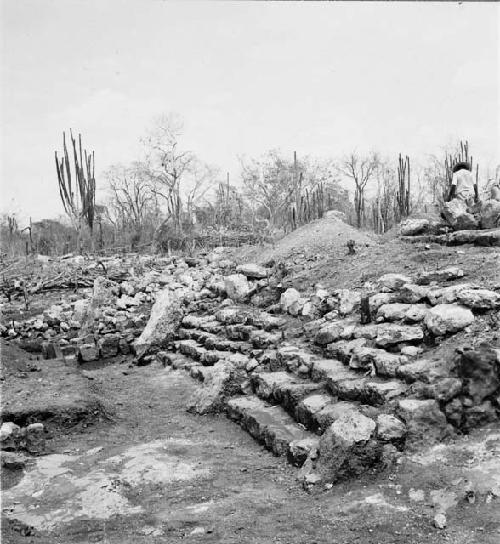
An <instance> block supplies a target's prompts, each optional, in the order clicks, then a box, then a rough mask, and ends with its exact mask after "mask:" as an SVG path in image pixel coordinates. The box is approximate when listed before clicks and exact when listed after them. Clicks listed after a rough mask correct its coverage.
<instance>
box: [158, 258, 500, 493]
mask: <svg viewBox="0 0 500 544" xmlns="http://www.w3.org/2000/svg"><path fill="white" fill-rule="evenodd" d="M255 272H256V265H247V266H245V267H240V268H239V270H238V273H237V274H228V275H226V276H225V277H224V280H223V281H220V280H218V281H217V288H214V284H211V285H210V286H209V287H208V290H209V291H211V292H212V294H211V296H210V297H208V298H207V299H203V298H202V297H200V298H199V299H198V300H197V301H196V302H195V303H192V304H190V306H189V307H188V308H187V312H186V315H185V316H184V317H183V318H182V320H181V321H180V327H179V328H178V330H177V335H176V339H175V340H174V341H172V342H171V343H170V344H169V346H168V347H167V349H164V350H161V351H159V352H158V354H157V357H158V359H159V360H161V361H162V363H163V364H164V365H169V366H172V367H173V368H176V369H177V368H181V369H184V370H186V371H187V372H189V374H190V375H191V376H192V377H193V378H194V379H197V380H199V381H200V382H201V385H200V391H199V394H198V395H197V396H196V398H194V399H192V400H191V402H190V405H189V409H190V410H191V411H194V412H197V413H207V412H210V411H221V410H223V409H225V411H226V412H227V414H228V416H229V417H230V418H231V419H233V420H234V421H235V422H237V423H238V424H240V425H241V426H242V427H243V428H244V429H246V430H247V431H248V432H249V433H250V434H251V435H252V436H253V437H255V438H256V439H257V440H258V441H260V442H262V443H263V444H265V445H266V447H267V448H268V449H270V450H271V451H273V452H274V453H275V454H276V455H286V456H287V457H288V458H289V459H290V461H291V462H292V463H294V464H295V465H297V466H302V469H301V476H302V477H303V478H304V481H305V482H309V483H310V482H311V481H324V480H328V481H336V480H341V479H344V478H346V477H349V476H353V475H357V474H360V473H361V472H363V471H365V470H367V469H368V468H370V467H372V466H378V465H380V464H381V463H382V464H384V463H387V462H390V461H392V460H393V459H394V458H395V457H397V455H398V452H399V451H401V450H403V449H404V448H407V447H412V446H413V445H417V444H419V443H422V442H426V443H432V442H436V441H441V440H442V439H443V438H445V437H448V436H451V435H452V434H453V433H454V432H455V430H456V429H458V430H462V431H467V430H468V429H471V428H474V426H478V425H482V424H485V423H488V422H491V421H492V420H495V419H497V418H498V416H499V412H500V404H499V393H500V387H499V384H498V373H499V370H500V350H499V349H496V348H493V347H491V346H488V345H487V346H482V347H480V348H479V351H478V350H477V349H469V350H458V351H457V352H456V353H455V354H454V355H453V356H452V357H449V358H448V360H442V359H441V358H436V357H434V356H433V350H434V348H435V346H437V345H439V344H440V343H441V342H442V341H444V340H446V339H448V338H450V337H452V336H453V335H455V334H457V333H459V332H461V331H464V332H467V331H470V330H471V327H472V326H474V324H475V322H476V320H477V319H482V318H484V316H485V315H487V314H491V315H498V311H499V309H500V293H499V292H497V291H495V290H489V289H485V288H483V287H482V286H477V285H473V284H469V283H465V282H464V281H463V278H464V272H463V271H462V270H461V269H459V268H457V267H448V268H446V269H442V270H433V271H430V272H428V273H423V274H421V275H420V276H418V277H415V278H412V277H409V276H405V275H400V274H386V275H384V276H382V277H380V278H379V279H378V280H377V281H376V282H373V283H366V284H365V285H364V287H363V289H361V290H359V291H357V290H347V289H341V290H336V291H327V290H325V289H323V288H322V287H321V286H318V287H317V289H316V290H315V292H314V293H312V294H308V295H305V294H301V293H300V292H299V291H297V290H296V289H294V288H288V289H285V290H283V288H281V286H280V284H276V282H274V281H273V278H272V277H271V278H269V277H268V278H267V279H266V280H263V279H256V277H258V276H259V275H260V274H258V275H257V276H256V274H255ZM260 282H262V283H260ZM259 289H260V290H259ZM271 291H272V292H274V295H275V296H274V297H272V296H270V293H269V292H271ZM254 292H255V294H253V295H252V293H254ZM266 292H268V295H269V296H268V301H270V303H269V304H268V305H267V307H265V309H264V308H263V307H262V306H263V304H261V301H262V297H263V295H264V294H265V293H266ZM280 293H281V294H280ZM255 302H259V304H258V305H256V304H254V303H255ZM477 359H479V360H480V361H481V362H482V364H481V365H480V366H481V369H482V370H480V371H477V372H474V371H473V370H472V369H473V368H475V366H474V365H471V364H468V361H471V360H477ZM485 383H487V384H488V386H484V384H485ZM478 390H480V391H481V394H476V392H477V391H478Z"/></svg>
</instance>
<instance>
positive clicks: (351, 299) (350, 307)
mask: <svg viewBox="0 0 500 544" xmlns="http://www.w3.org/2000/svg"><path fill="white" fill-rule="evenodd" d="M338 299H339V308H338V311H339V315H340V316H346V315H349V314H352V313H353V312H354V311H356V310H358V309H359V305H360V303H361V295H360V294H359V293H358V292H356V291H351V290H349V289H340V290H339V292H338Z"/></svg>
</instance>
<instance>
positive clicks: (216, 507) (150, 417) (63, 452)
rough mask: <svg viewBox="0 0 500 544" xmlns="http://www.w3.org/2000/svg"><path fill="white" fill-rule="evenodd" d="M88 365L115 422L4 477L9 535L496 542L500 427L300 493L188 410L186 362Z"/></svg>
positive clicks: (226, 428) (67, 438)
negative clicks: (441, 516) (439, 520)
mask: <svg viewBox="0 0 500 544" xmlns="http://www.w3.org/2000/svg"><path fill="white" fill-rule="evenodd" d="M87 375H88V376H89V377H90V381H92V382H93V388H94V390H95V391H99V392H100V394H101V396H102V399H104V401H105V403H106V405H107V406H108V408H111V407H112V408H113V409H114V413H115V416H114V418H113V420H112V421H100V422H96V423H95V424H94V425H90V426H89V427H87V428H79V429H78V431H77V432H72V433H67V432H60V433H55V434H54V436H53V438H52V439H51V440H49V441H48V450H49V454H48V455H46V456H43V457H40V458H32V459H31V460H30V462H29V464H28V466H27V469H26V471H25V474H24V476H22V477H21V475H20V474H17V476H16V477H15V478H10V479H8V480H7V482H8V483H7V485H6V486H5V487H4V489H3V503H2V509H3V528H2V532H3V539H2V542H5V543H7V542H16V543H18V542H19V543H20V542H23V543H28V542H30V543H61V544H63V543H64V544H66V543H67V544H70V543H77V542H78V543H80V542H106V543H116V544H118V543H121V544H128V543H135V542H145V543H160V542H161V543H165V542H168V543H170V542H172V543H175V542H181V541H182V542H186V541H187V542H221V543H262V544H264V543H269V542H281V543H290V544H295V543H296V544H299V543H305V542H307V543H314V542H316V543H320V542H321V543H333V544H335V543H339V544H340V543H342V544H346V543H351V542H352V543H355V542H356V543H358V542H359V543H365V544H373V543H377V542H380V543H384V544H385V543H403V542H404V543H413V544H417V543H422V544H423V543H441V542H443V543H444V542H447V543H450V542H451V543H457V544H458V543H460V544H462V543H463V544H465V543H467V544H471V543H477V544H484V543H487V544H489V543H491V544H493V543H495V544H496V543H498V542H499V541H500V508H499V500H500V498H496V496H495V494H494V493H495V490H497V492H498V493H499V494H500V490H499V489H498V488H499V487H500V481H499V475H500V429H496V430H495V429H493V430H490V431H488V430H485V431H482V432H481V433H480V434H478V435H477V437H469V438H463V439H462V440H460V441H459V442H458V443H456V444H454V445H453V444H452V445H449V446H440V447H437V449H436V448H432V449H431V450H428V451H423V452H418V453H415V454H413V457H410V458H408V459H405V460H403V462H402V463H401V464H399V465H398V466H396V467H395V468H394V469H393V470H390V471H386V472H382V473H378V474H369V475H367V476H366V477H364V478H362V479H360V480H357V481H354V482H347V483H345V484H342V485H339V486H335V487H333V488H331V489H325V488H324V487H321V488H319V489H318V490H315V491H314V492H313V493H306V492H305V491H304V490H303V489H302V488H301V487H300V485H299V484H298V482H297V481H296V479H295V477H296V470H297V469H295V468H293V467H291V466H289V465H287V464H286V462H285V461H284V460H282V459H280V458H276V457H273V456H272V455H271V454H270V453H268V452H267V451H265V450H264V449H262V448H261V447H260V446H259V445H258V444H256V443H255V442H254V441H253V439H251V438H250V437H249V435H247V434H246V433H245V432H244V431H242V430H241V429H240V428H239V427H238V426H236V425H235V424H233V423H231V422H230V421H229V420H227V419H226V418H225V417H224V416H219V417H215V416H214V417H198V416H193V415H190V414H188V413H186V412H185V405H186V400H187V399H188V398H189V397H190V395H192V394H193V391H194V388H195V387H196V385H195V383H194V382H193V381H192V380H191V378H189V377H188V376H187V375H185V374H184V373H182V372H181V371H173V370H170V369H163V368H161V367H159V366H156V365H153V366H150V367H142V368H139V367H134V368H129V367H128V365H124V364H122V365H119V364H114V365H110V366H107V367H104V368H100V369H95V370H92V371H88V372H87ZM110 411H111V410H110ZM471 482H472V483H471ZM495 486H496V487H495ZM472 488H473V489H474V490H475V495H474V502H473V503H471V502H469V500H466V497H467V492H468V490H469V489H472ZM469 499H470V497H469ZM441 510H442V511H445V512H446V515H447V522H448V526H447V528H446V529H442V530H439V529H436V528H435V527H434V526H433V517H434V515H435V514H436V512H439V511H441ZM28 527H32V529H28ZM23 534H24V535H26V534H27V535H28V536H23Z"/></svg>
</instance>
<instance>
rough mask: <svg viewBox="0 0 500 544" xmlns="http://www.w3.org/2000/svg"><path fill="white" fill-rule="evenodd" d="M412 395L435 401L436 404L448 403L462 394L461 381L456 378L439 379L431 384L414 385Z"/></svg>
mask: <svg viewBox="0 0 500 544" xmlns="http://www.w3.org/2000/svg"><path fill="white" fill-rule="evenodd" d="M412 390H413V393H415V394H416V395H417V396H418V397H423V398H427V399H435V400H437V401H438V402H449V401H450V400H451V399H453V398H455V397H456V396H458V395H459V394H460V393H461V392H462V380H460V379H458V378H450V377H448V378H439V379H434V380H432V381H431V383H421V382H418V383H415V384H414V385H413V387H412Z"/></svg>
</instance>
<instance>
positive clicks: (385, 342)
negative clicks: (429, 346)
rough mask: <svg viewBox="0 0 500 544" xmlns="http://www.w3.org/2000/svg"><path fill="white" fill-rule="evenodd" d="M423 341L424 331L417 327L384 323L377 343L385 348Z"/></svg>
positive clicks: (378, 330) (379, 331)
mask: <svg viewBox="0 0 500 544" xmlns="http://www.w3.org/2000/svg"><path fill="white" fill-rule="evenodd" d="M423 339H424V331H423V330H422V328H421V327H419V326H417V325H396V324H394V323H387V324H385V323H384V324H381V325H379V326H378V329H377V337H376V339H375V343H376V344H377V345H378V346H382V347H385V346H390V345H393V344H399V343H402V342H420V341H422V340H423Z"/></svg>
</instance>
